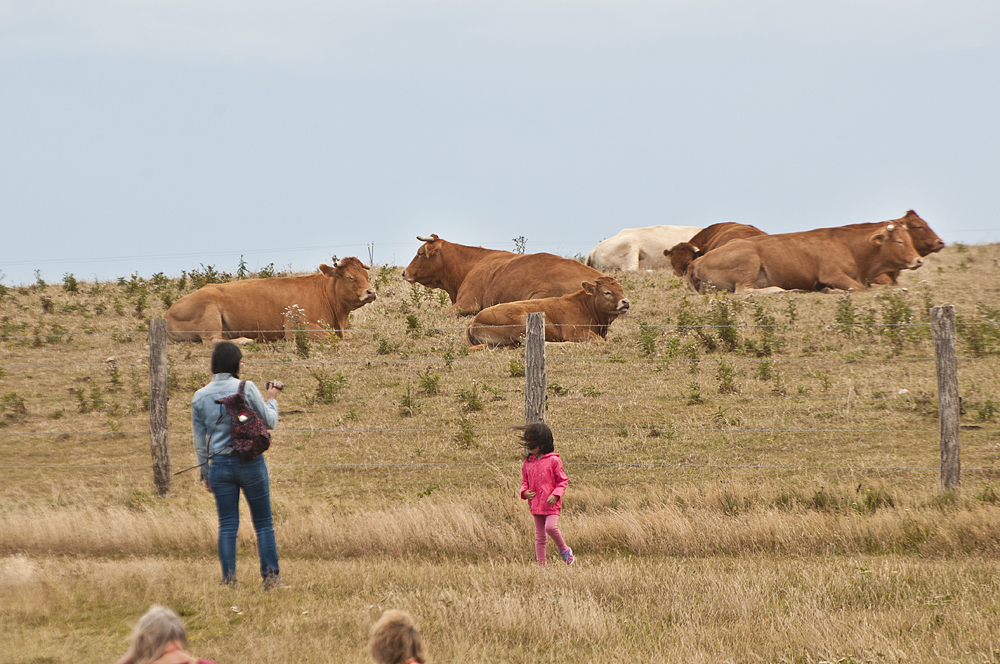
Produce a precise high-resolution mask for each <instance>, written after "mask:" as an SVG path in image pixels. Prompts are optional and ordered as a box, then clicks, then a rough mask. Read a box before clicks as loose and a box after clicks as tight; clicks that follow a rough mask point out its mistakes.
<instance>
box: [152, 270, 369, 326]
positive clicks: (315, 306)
mask: <svg viewBox="0 0 1000 664" xmlns="http://www.w3.org/2000/svg"><path fill="white" fill-rule="evenodd" d="M319 269H320V272H319V273H318V274H310V275H307V276H303V277H273V278H270V279H247V280H245V281H230V282H229V283H225V284H208V285H206V286H203V287H202V288H199V289H198V290H196V291H195V292H193V293H190V294H188V295H185V296H184V297H182V298H181V299H179V300H177V302H175V303H174V305H173V306H172V307H170V309H168V310H167V313H166V318H167V331H168V334H169V337H170V340H171V341H201V342H203V343H208V342H213V343H214V342H217V341H222V340H224V339H228V340H231V341H235V342H237V343H246V342H249V341H253V340H262V341H275V340H278V339H292V338H294V334H295V331H296V330H295V322H294V321H289V320H286V316H285V315H284V314H285V311H286V309H288V308H289V307H293V306H294V307H297V308H298V310H299V311H301V312H302V313H301V314H300V315H301V316H302V318H303V320H301V324H302V325H304V326H305V328H306V329H307V330H310V331H311V332H310V336H311V337H313V338H323V337H325V336H326V334H327V333H328V331H329V330H334V331H335V332H336V334H337V336H338V337H340V338H342V339H347V338H350V333H349V332H347V331H346V329H347V325H348V321H349V316H350V313H351V312H352V311H354V310H355V309H359V308H360V307H363V306H364V305H366V304H368V303H369V302H373V301H374V300H375V289H373V288H372V287H371V286H370V285H369V284H368V266H367V265H365V264H364V263H362V262H361V261H359V260H358V259H357V258H354V257H353V256H352V257H349V258H344V259H342V260H340V261H338V262H337V264H336V265H334V266H333V267H331V266H329V265H326V264H325V263H324V264H323V265H320V266H319ZM289 318H290V317H289Z"/></svg>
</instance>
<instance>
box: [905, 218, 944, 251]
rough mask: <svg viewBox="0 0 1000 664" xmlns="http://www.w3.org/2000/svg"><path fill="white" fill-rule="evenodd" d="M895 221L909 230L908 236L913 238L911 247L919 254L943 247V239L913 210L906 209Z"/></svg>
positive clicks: (939, 249)
mask: <svg viewBox="0 0 1000 664" xmlns="http://www.w3.org/2000/svg"><path fill="white" fill-rule="evenodd" d="M896 221H897V222H898V223H900V224H901V225H902V226H903V228H905V229H906V230H908V231H909V232H910V237H911V238H912V239H913V248H914V249H916V250H917V253H918V254H920V255H921V256H926V255H927V254H933V253H934V252H936V251H941V250H942V249H944V240H942V239H941V238H939V237H938V235H937V233H935V232H934V231H932V230H931V227H930V226H928V225H927V222H926V221H924V220H923V219H921V218H920V216H919V215H918V214H917V213H916V212H914V211H913V210H908V211H907V212H906V214H905V215H904V216H903V217H902V218H900V219H897V220H896Z"/></svg>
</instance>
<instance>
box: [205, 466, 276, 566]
mask: <svg viewBox="0 0 1000 664" xmlns="http://www.w3.org/2000/svg"><path fill="white" fill-rule="evenodd" d="M208 479H209V482H210V483H211V485H212V494H213V495H214V496H215V507H216V509H217V510H218V512H219V562H220V563H222V581H223V582H224V583H229V582H232V581H235V580H236V533H237V531H239V528H240V489H243V495H244V496H246V499H247V503H248V504H249V505H250V516H251V517H252V518H253V529H254V531H255V532H256V533H257V553H258V555H259V556H260V575H261V576H262V577H264V578H265V579H267V578H268V577H270V576H271V575H277V574H278V545H277V543H276V542H275V541H274V524H273V522H272V520H271V490H270V482H269V480H268V476H267V464H265V463H264V456H263V455H261V456H259V457H257V458H256V459H254V460H253V461H240V459H239V457H237V456H236V455H235V454H229V455H225V456H217V457H215V458H213V459H212V465H211V467H210V468H209V471H208Z"/></svg>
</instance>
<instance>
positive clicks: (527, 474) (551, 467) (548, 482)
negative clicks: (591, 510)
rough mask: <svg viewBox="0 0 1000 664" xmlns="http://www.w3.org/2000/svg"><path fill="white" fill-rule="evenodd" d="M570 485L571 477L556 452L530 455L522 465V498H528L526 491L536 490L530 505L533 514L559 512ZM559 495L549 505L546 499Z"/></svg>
mask: <svg viewBox="0 0 1000 664" xmlns="http://www.w3.org/2000/svg"><path fill="white" fill-rule="evenodd" d="M567 486H569V478H568V477H567V476H566V471H565V470H563V465H562V461H560V460H559V455H558V454H556V453H555V452H553V453H551V454H546V455H545V456H543V457H541V458H539V459H536V458H535V457H534V455H530V456H529V457H528V458H527V459H525V460H524V464H523V465H522V466H521V499H522V500H527V497H526V496H525V495H524V492H525V491H534V492H535V497H534V498H532V499H531V500H530V501H529V503H528V506H529V507H531V513H532V514H559V511H560V510H561V509H562V496H563V494H564V493H565V492H566V487H567ZM553 494H554V495H556V496H559V500H557V501H556V504H555V505H549V504H548V503H547V502H546V500H548V497H549V496H550V495H553Z"/></svg>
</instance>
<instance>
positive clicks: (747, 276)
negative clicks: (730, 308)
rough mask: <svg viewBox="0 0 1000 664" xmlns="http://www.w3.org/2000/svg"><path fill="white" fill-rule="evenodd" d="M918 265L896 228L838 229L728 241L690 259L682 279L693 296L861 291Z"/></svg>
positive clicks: (910, 246)
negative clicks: (714, 291)
mask: <svg viewBox="0 0 1000 664" xmlns="http://www.w3.org/2000/svg"><path fill="white" fill-rule="evenodd" d="M922 263H923V261H921V259H920V255H919V254H918V253H917V251H916V249H914V248H913V241H912V240H911V239H910V233H909V232H908V231H907V230H906V229H905V228H903V227H902V226H900V225H898V224H885V225H884V226H881V227H877V230H875V231H874V232H872V231H871V230H870V229H863V228H847V227H843V226H841V227H837V228H818V229H816V230H812V231H803V232H800V233H782V234H778V235H758V236H757V237H751V238H746V239H743V240H733V241H732V242H730V243H728V244H726V245H725V246H722V247H719V248H718V249H716V250H715V251H712V252H711V253H708V254H705V255H704V256H702V257H701V258H698V259H695V261H694V262H693V263H691V265H690V266H689V267H688V271H687V278H688V285H689V286H691V288H692V289H694V290H695V291H700V290H702V289H703V288H705V287H713V288H717V289H718V290H728V291H733V290H735V291H736V292H737V293H741V292H743V291H755V292H758V293H759V292H765V293H773V292H779V291H782V290H792V289H796V290H807V291H813V290H822V289H824V288H839V289H843V290H857V291H861V290H866V289H867V288H868V284H869V283H870V282H871V280H872V279H874V278H875V277H877V276H878V275H880V274H884V273H885V272H888V271H889V270H915V269H917V268H918V267H920V265H921V264H922Z"/></svg>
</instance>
